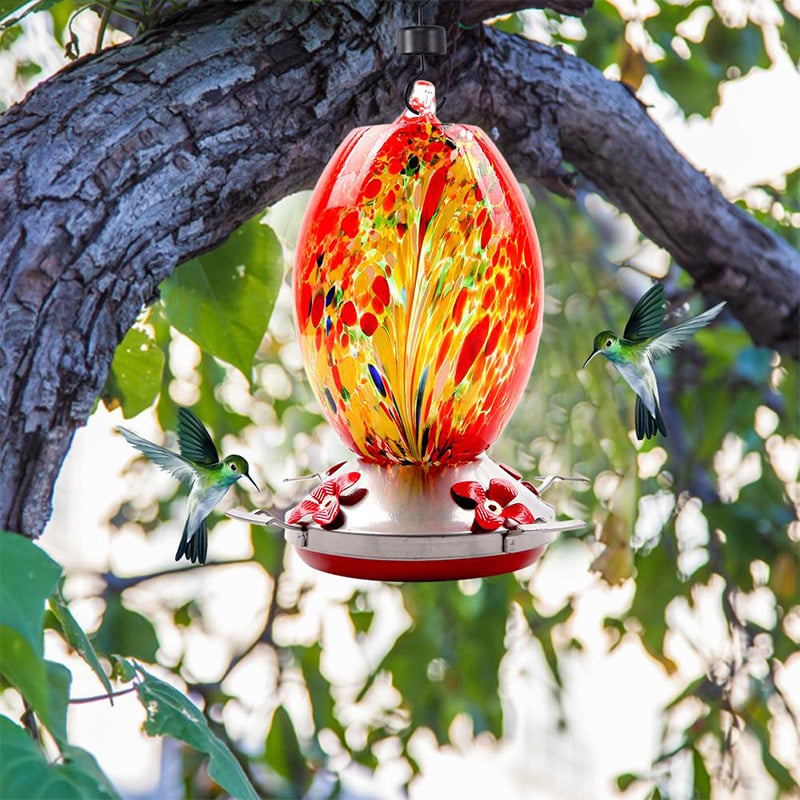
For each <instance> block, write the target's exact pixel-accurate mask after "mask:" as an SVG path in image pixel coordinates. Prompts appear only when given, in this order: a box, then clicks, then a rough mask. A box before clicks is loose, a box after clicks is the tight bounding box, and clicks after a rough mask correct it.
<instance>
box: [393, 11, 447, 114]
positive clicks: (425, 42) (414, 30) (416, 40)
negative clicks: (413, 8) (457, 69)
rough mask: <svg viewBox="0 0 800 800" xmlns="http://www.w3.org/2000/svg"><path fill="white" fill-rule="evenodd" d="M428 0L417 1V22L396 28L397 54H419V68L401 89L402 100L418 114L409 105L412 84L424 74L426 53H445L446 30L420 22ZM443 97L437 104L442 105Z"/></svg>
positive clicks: (411, 109)
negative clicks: (403, 88)
mask: <svg viewBox="0 0 800 800" xmlns="http://www.w3.org/2000/svg"><path fill="white" fill-rule="evenodd" d="M429 2H430V0H420V2H418V3H417V24H416V25H412V26H409V27H406V28H398V30H397V52H398V54H399V55H405V56H419V70H418V71H417V72H416V74H415V75H414V76H413V77H412V78H411V80H410V81H409V82H408V83H407V84H406V88H405V90H404V91H403V102H404V103H405V106H406V108H407V109H408V110H409V111H410V112H411V113H412V114H417V115H418V114H419V113H420V112H419V111H417V109H415V108H412V106H411V92H412V91H413V89H414V84H415V83H416V81H418V80H419V79H420V78H421V77H422V76H423V75H424V74H425V56H426V55H445V54H446V53H447V32H446V31H445V29H444V28H443V27H442V26H441V25H425V24H423V22H422V9H423V8H424V7H425V6H426V5H427V4H428V3H429ZM444 101H445V98H444V97H443V98H442V102H441V103H440V104H439V108H442V106H444Z"/></svg>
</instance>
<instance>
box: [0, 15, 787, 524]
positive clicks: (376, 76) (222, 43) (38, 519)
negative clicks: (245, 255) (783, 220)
mask: <svg viewBox="0 0 800 800" xmlns="http://www.w3.org/2000/svg"><path fill="white" fill-rule="evenodd" d="M542 4H544V5H547V6H548V7H556V8H560V9H561V10H563V11H566V12H575V13H578V12H580V11H581V10H582V9H585V8H586V7H588V6H589V5H590V2H589V0H562V1H561V2H559V0H553V2H545V3H542ZM523 5H531V6H533V5H537V3H536V2H531V3H520V2H514V0H508V2H505V3H504V2H496V3H490V2H487V1H486V0H476V2H474V3H471V4H469V3H463V4H462V3H455V2H436V1H435V0H434V2H431V3H430V4H428V6H427V7H426V10H425V16H426V20H433V19H436V20H437V22H440V23H441V24H445V25H447V26H448V27H449V29H450V34H449V41H450V48H451V52H452V55H451V56H449V57H448V59H449V60H448V59H445V60H443V61H439V62H438V63H434V66H435V67H436V70H434V71H438V72H440V73H442V74H444V73H446V72H447V70H448V68H449V69H450V70H451V71H452V76H453V81H452V85H451V86H450V87H449V88H446V87H445V89H446V93H447V108H446V115H445V116H446V117H449V118H452V119H458V120H459V121H463V122H474V123H478V124H482V125H484V127H487V128H492V127H495V126H496V127H497V129H498V131H499V137H500V140H499V144H500V147H501V149H503V151H504V153H505V155H506V157H507V158H508V159H509V161H510V162H511V164H512V166H513V167H514V168H515V170H516V171H517V174H518V176H519V177H520V178H521V179H522V180H523V181H530V180H541V181H543V182H544V183H545V184H546V185H549V186H551V187H553V188H555V189H557V190H561V191H568V190H569V176H567V175H566V174H565V173H564V171H563V168H562V159H565V160H567V161H569V162H570V163H571V164H572V165H573V166H574V167H575V168H577V169H578V170H580V172H582V173H583V174H584V175H585V176H586V177H587V178H588V179H589V180H591V181H592V182H593V183H594V184H595V185H596V186H597V187H598V188H599V190H600V191H602V192H603V193H604V194H605V195H606V196H607V197H608V198H609V199H610V200H612V201H613V202H614V203H616V204H617V205H618V206H619V207H620V208H621V209H622V210H624V211H626V212H628V213H629V214H630V215H631V216H632V218H633V219H634V221H635V222H636V223H637V224H638V225H639V227H640V228H641V229H642V231H643V232H644V233H645V234H646V235H648V236H649V237H651V238H652V239H653V240H654V241H655V242H657V243H658V244H661V245H663V246H664V247H666V248H667V249H668V250H669V251H670V252H671V253H672V254H673V255H674V256H675V258H676V260H677V261H678V262H679V263H680V264H681V266H683V267H684V268H685V269H687V270H688V271H689V272H690V273H691V274H692V276H693V277H694V278H695V280H696V281H697V282H698V284H699V285H700V288H701V289H702V290H703V291H707V292H709V293H712V294H713V295H714V296H715V297H720V298H723V299H726V300H728V301H729V303H730V305H731V308H732V309H733V311H734V313H735V314H736V315H737V316H738V318H739V319H740V320H741V321H742V323H743V324H744V325H745V327H746V328H747V330H748V331H749V332H750V334H751V335H752V337H753V339H754V341H756V342H757V343H760V344H764V345H767V346H770V347H774V348H776V349H778V350H781V351H782V352H790V353H793V354H795V355H796V354H797V353H798V350H799V349H800V347H799V339H800V337H799V336H798V308H797V285H798V283H797V282H798V274H799V273H800V265H798V256H797V253H795V252H794V251H793V250H792V249H791V248H790V247H789V246H788V245H787V244H786V243H785V242H783V241H782V240H781V239H779V238H778V237H776V236H774V235H773V234H772V233H770V232H769V231H767V230H766V229H765V228H763V227H762V226H760V225H759V224H758V223H756V222H754V221H753V220H752V219H751V218H750V217H749V216H748V215H747V214H746V213H744V212H742V211H740V210H739V209H737V208H735V207H734V206H732V205H730V204H729V203H727V202H726V201H725V200H724V199H723V197H722V196H721V195H720V194H719V192H718V191H717V190H716V189H715V188H714V187H713V186H712V184H711V183H710V182H709V181H708V180H707V179H706V178H705V176H703V175H702V174H700V173H698V172H697V171H696V170H694V169H693V168H692V167H691V166H690V165H689V164H688V163H687V162H686V161H685V160H684V159H683V158H681V156H680V155H679V154H678V153H677V152H676V151H675V150H674V149H673V148H672V147H671V145H670V144H669V143H668V142H667V140H666V139H665V138H664V136H663V134H662V133H661V132H660V131H659V129H658V128H657V127H656V126H655V125H654V124H653V123H652V122H651V121H650V119H649V118H648V116H647V113H646V111H645V110H644V109H643V108H642V107H641V106H640V105H639V103H638V102H637V101H636V100H635V98H633V97H632V96H631V95H630V94H629V93H628V92H627V91H626V90H625V89H624V88H623V87H622V86H621V85H620V84H618V83H616V82H613V81H609V80H606V79H605V78H604V77H603V76H602V75H601V74H600V73H599V72H598V71H597V70H595V69H593V68H592V67H590V66H588V65H587V64H585V63H584V62H582V61H580V60H579V59H576V58H574V57H572V56H569V55H567V54H565V53H563V52H561V51H557V50H553V49H550V48H547V47H543V46H540V45H536V44H533V43H531V42H528V41H526V40H523V39H520V38H517V37H513V36H510V35H507V34H503V33H500V32H497V31H492V30H487V31H485V32H482V31H481V29H480V28H474V29H464V28H463V27H461V26H459V25H458V20H459V13H462V12H463V18H462V21H466V22H474V21H476V20H478V19H480V18H481V17H482V16H483V15H488V14H496V13H501V12H502V11H503V10H505V9H511V8H518V7H521V6H523ZM410 11H411V9H410V8H409V4H403V3H384V2H380V1H379V0H353V2H351V3H347V4H346V3H323V4H317V3H310V2H295V3H290V4H285V3H277V4H265V3H214V4H212V5H208V6H201V7H200V8H198V9H193V10H192V11H191V13H187V14H185V15H183V16H179V17H176V18H173V19H172V20H169V21H168V22H166V23H165V24H164V25H162V26H161V27H159V28H158V29H156V30H153V31H150V32H148V33H147V34H145V35H143V36H141V37H139V38H137V39H136V40H134V41H132V42H130V43H128V44H126V45H123V46H120V47H115V48H113V49H109V50H106V51H104V52H102V53H100V54H99V55H96V56H90V57H88V58H84V59H81V60H80V61H78V62H76V63H75V64H72V65H70V66H69V67H67V68H66V69H64V70H62V71H61V72H60V73H58V74H57V75H55V76H54V77H53V78H51V79H50V80H48V81H46V82H44V83H43V84H41V85H40V86H38V87H37V88H36V89H35V90H34V91H33V92H31V94H30V95H29V96H28V97H27V98H26V99H25V100H24V101H23V102H21V103H19V104H18V105H17V106H14V107H13V108H11V109H9V111H8V112H7V113H6V114H5V115H4V116H3V117H2V118H0V342H2V351H0V430H2V431H3V437H4V441H3V451H2V452H3V477H2V479H1V482H0V527H3V528H6V529H10V530H16V531H20V532H23V533H25V534H27V535H29V536H37V535H39V533H41V530H42V528H43V527H44V525H45V523H46V521H47V519H48V518H49V515H50V501H51V494H52V488H53V484H54V482H55V479H56V476H57V474H58V471H59V469H60V466H61V463H62V461H63V459H64V456H65V454H66V452H67V450H68V449H69V446H70V442H71V439H72V435H73V433H74V431H75V428H76V427H77V426H79V425H82V424H84V423H85V422H86V419H87V418H88V416H89V413H90V412H91V409H92V406H93V404H94V402H95V399H96V398H97V396H98V395H99V394H100V392H101V390H102V387H103V384H104V382H105V379H106V375H107V372H108V368H109V366H110V363H111V359H112V357H113V353H114V349H115V347H116V346H117V344H118V343H119V341H120V340H121V339H122V337H123V336H124V334H125V332H126V331H127V329H128V328H129V327H130V325H131V324H132V323H133V321H134V319H135V318H136V315H137V314H138V312H139V311H140V309H141V307H142V305H143V304H145V303H148V302H150V301H151V300H152V299H153V298H154V297H155V296H156V293H157V290H158V285H159V283H160V282H161V281H162V280H163V279H164V278H165V277H167V276H168V275H169V274H170V273H171V272H172V270H174V269H175V267H176V266H177V265H178V264H180V263H181V262H183V261H185V260H187V259H189V258H191V257H193V256H196V255H198V254H200V253H202V252H205V251H207V250H209V249H211V248H213V247H215V246H216V245H218V244H219V243H220V242H222V241H223V240H224V239H225V238H226V237H227V236H228V234H229V233H230V232H231V231H232V230H234V229H235V228H236V227H237V226H238V225H239V224H240V223H242V222H243V221H245V220H246V219H248V218H250V217H251V216H253V214H255V213H257V212H258V211H260V210H262V209H263V208H264V207H265V206H268V205H269V204H271V203H274V202H275V201H277V200H278V199H280V198H281V197H283V196H285V195H286V194H288V193H291V192H295V191H297V190H299V189H303V188H308V187H311V186H312V185H313V183H314V181H315V179H316V177H317V176H318V175H319V173H320V171H321V170H322V168H323V166H324V164H325V162H326V161H327V159H328V158H329V157H330V155H331V153H332V151H333V149H334V148H335V146H336V145H337V143H338V142H339V141H341V139H342V138H343V137H344V135H345V134H346V133H347V131H348V130H350V128H352V127H353V126H355V125H364V124H370V123H372V122H376V121H386V120H389V119H392V118H393V117H395V116H397V114H398V113H399V111H400V109H401V107H402V89H403V87H404V85H405V83H406V81H407V80H408V78H409V76H410V75H411V73H412V72H413V71H414V67H415V66H416V64H415V62H414V59H411V60H409V59H405V58H400V57H395V56H394V53H393V48H394V36H395V31H396V29H397V28H398V27H401V26H403V25H408V24H413V20H412V19H411V14H410ZM456 39H457V42H456ZM481 49H482V51H483V58H484V64H485V66H486V69H481V68H480V53H481ZM432 61H433V59H432ZM434 71H432V74H433V72H434ZM482 75H484V76H488V81H489V83H490V86H488V87H484V86H483V85H482V81H481V76H482ZM439 82H440V84H443V83H445V81H443V80H442V81H439ZM484 88H488V89H491V91H492V94H493V96H494V100H493V108H491V107H489V108H487V107H486V103H485V97H486V94H485V92H484V91H483V90H484Z"/></svg>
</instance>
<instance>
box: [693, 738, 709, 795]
mask: <svg viewBox="0 0 800 800" xmlns="http://www.w3.org/2000/svg"><path fill="white" fill-rule="evenodd" d="M692 771H693V778H692V781H693V784H692V786H693V788H692V797H693V798H694V799H695V800H709V798H710V797H711V777H710V776H709V774H708V770H707V769H706V764H705V761H703V756H701V755H700V753H698V752H697V750H692Z"/></svg>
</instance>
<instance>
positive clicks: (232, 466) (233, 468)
mask: <svg viewBox="0 0 800 800" xmlns="http://www.w3.org/2000/svg"><path fill="white" fill-rule="evenodd" d="M228 466H229V467H230V468H231V469H232V470H233V471H234V472H236V464H233V463H231V464H228Z"/></svg>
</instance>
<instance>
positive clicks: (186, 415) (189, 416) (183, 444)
mask: <svg viewBox="0 0 800 800" xmlns="http://www.w3.org/2000/svg"><path fill="white" fill-rule="evenodd" d="M178 445H179V446H180V448H181V455H182V456H183V457H184V458H188V459H189V461H194V463H195V464H202V465H203V466H206V467H210V466H211V465H212V464H217V463H219V453H218V452H217V448H216V447H214V442H212V441H211V437H210V436H209V435H208V431H207V430H206V427H205V425H203V423H202V422H200V420H199V419H198V418H197V417H196V416H195V415H194V413H192V412H191V411H189V409H188V408H179V409H178Z"/></svg>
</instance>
